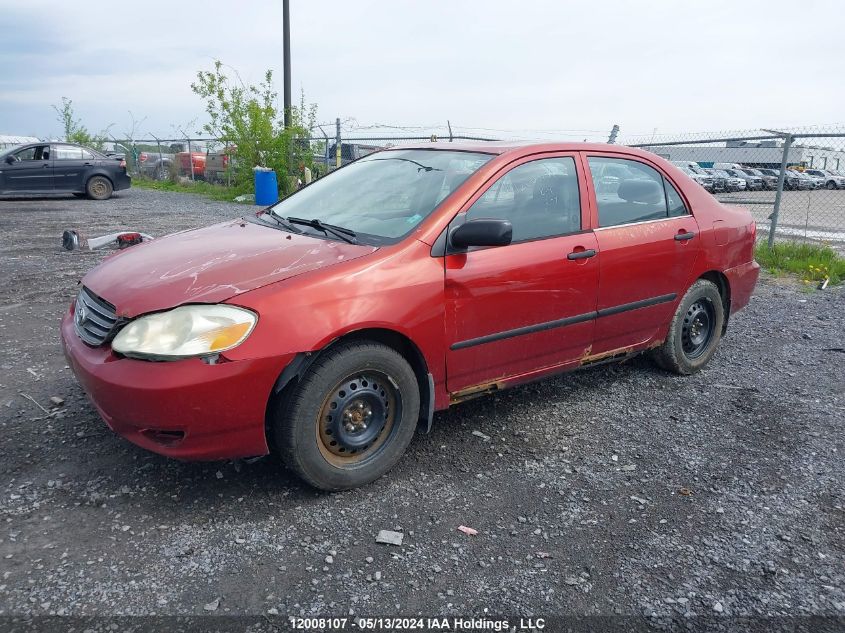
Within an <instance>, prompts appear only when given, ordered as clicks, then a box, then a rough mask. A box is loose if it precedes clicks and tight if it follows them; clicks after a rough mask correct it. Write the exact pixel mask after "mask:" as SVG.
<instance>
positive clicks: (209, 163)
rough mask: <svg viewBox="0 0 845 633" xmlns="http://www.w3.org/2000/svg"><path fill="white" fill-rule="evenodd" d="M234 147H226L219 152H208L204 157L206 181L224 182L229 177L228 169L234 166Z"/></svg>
mask: <svg viewBox="0 0 845 633" xmlns="http://www.w3.org/2000/svg"><path fill="white" fill-rule="evenodd" d="M234 149H235V148H234V147H227V148H225V149H222V150H220V151H219V152H209V153H208V154H206V157H205V179H206V180H207V181H208V182H216V183H220V184H225V183H226V182H227V179H228V178H229V176H230V174H229V170H230V169H231V168H232V167H233V166H234V164H233V162H232V159H233V152H234Z"/></svg>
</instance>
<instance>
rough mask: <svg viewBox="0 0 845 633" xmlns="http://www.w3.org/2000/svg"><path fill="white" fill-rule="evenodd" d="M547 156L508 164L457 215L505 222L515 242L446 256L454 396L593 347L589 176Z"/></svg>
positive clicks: (568, 159)
mask: <svg viewBox="0 0 845 633" xmlns="http://www.w3.org/2000/svg"><path fill="white" fill-rule="evenodd" d="M541 156H542V157H537V156H534V157H527V158H524V159H521V160H520V161H516V162H514V163H512V164H511V165H508V166H506V167H504V168H503V170H502V171H501V172H500V173H499V174H497V176H496V177H494V178H493V179H491V184H489V186H486V188H482V189H481V190H480V191H479V192H478V193H476V194H475V196H473V198H471V199H470V200H469V202H468V203H467V205H466V206H465V212H462V213H461V214H459V215H458V217H457V218H456V219H455V221H453V225H454V224H455V223H458V222H461V221H464V220H469V219H475V218H501V219H506V220H509V221H510V222H511V224H512V225H513V242H512V243H511V244H510V245H508V246H500V247H493V248H474V249H470V250H469V251H468V252H465V253H453V254H447V255H446V257H445V267H446V285H445V288H446V333H447V341H448V343H449V348H448V350H447V357H446V369H447V387H448V389H449V391H450V392H452V393H455V392H458V391H464V390H471V389H473V388H475V387H479V388H481V389H483V385H484V384H485V383H489V382H492V381H495V380H497V379H501V378H504V377H511V376H518V375H521V374H526V373H530V372H532V371H535V370H540V369H544V368H548V367H553V366H556V365H561V364H564V363H566V362H567V361H570V360H574V359H577V358H580V357H581V356H583V355H584V354H586V353H588V348H589V347H590V345H591V344H592V339H593V326H594V317H595V309H596V293H597V290H598V261H597V260H598V259H599V258H598V257H596V254H597V251H598V246H597V243H596V237H595V235H594V234H593V232H592V231H591V230H582V227H584V226H587V227H588V226H589V224H588V222H589V219H588V215H587V213H586V210H587V208H588V205H587V203H586V186H585V180H584V178H585V175H584V174H583V172H582V171H581V170H580V169H576V156H575V155H574V154H566V153H556V154H544V155H541ZM582 209H583V210H584V211H583V212H582Z"/></svg>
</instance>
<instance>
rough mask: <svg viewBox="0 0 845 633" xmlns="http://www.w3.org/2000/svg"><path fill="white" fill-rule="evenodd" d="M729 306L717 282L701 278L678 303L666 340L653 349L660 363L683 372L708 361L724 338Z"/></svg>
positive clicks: (695, 370) (677, 372) (673, 370)
mask: <svg viewBox="0 0 845 633" xmlns="http://www.w3.org/2000/svg"><path fill="white" fill-rule="evenodd" d="M725 306H726V303H725V301H724V300H723V298H722V295H721V294H720V293H719V288H718V287H717V286H716V284H714V283H713V282H712V281H709V280H707V279H699V280H697V281H696V282H695V283H694V284H693V285H692V286H690V288H689V290H687V292H686V294H684V296H683V298H682V299H681V301H680V303H679V304H678V308H677V310H676V311H675V316H674V317H673V318H672V322H671V324H670V325H669V331H668V332H667V334H666V340H665V341H664V342H663V344H662V345H660V347H657V348H655V350H654V352H653V356H654V359H655V361H656V362H657V364H658V365H660V366H661V367H662V368H663V369H666V370H667V371H671V372H674V373H676V374H681V375H689V374H694V373H695V372H697V371H699V370H701V369H702V368H703V367H704V366H705V365H707V363H708V362H709V361H710V359H711V358H712V357H713V354H715V353H716V348H717V347H718V346H719V340H720V339H721V338H722V328H723V326H724V324H725Z"/></svg>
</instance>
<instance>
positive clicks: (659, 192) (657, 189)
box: [587, 152, 701, 354]
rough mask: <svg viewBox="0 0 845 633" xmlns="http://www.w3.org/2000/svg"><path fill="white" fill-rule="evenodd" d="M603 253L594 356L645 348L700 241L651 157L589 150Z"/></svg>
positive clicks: (670, 307) (682, 288)
mask: <svg viewBox="0 0 845 633" xmlns="http://www.w3.org/2000/svg"><path fill="white" fill-rule="evenodd" d="M587 163H588V166H589V170H590V173H591V175H592V182H593V190H594V195H593V198H592V200H591V202H592V205H593V210H594V214H595V215H594V218H593V222H594V226H596V227H597V228H596V230H595V234H596V240H597V242H598V250H599V251H600V252H601V257H600V258H599V259H600V262H599V264H600V267H599V275H600V283H599V292H598V303H597V312H598V318H597V319H596V331H595V344H594V346H593V353H594V354H602V353H607V352H610V351H620V352H621V351H624V350H625V348H628V347H632V346H636V345H639V344H641V343H645V342H646V341H648V340H649V339H651V338H652V337H654V335H655V334H656V333H657V332H658V331H659V330H660V328H661V327H663V326H664V325H665V324H666V323H668V322H669V320H670V319H671V318H672V316H673V314H674V311H675V306H676V305H677V303H678V301H679V300H680V298H681V296H683V294H684V292H686V290H687V288H688V287H689V285H690V283H691V281H692V279H691V275H692V272H693V266H694V264H695V260H696V257H697V256H698V254H699V252H700V248H701V247H700V243H701V238H700V236H699V229H698V225H697V224H696V221H695V218H694V217H693V216H692V215H691V214H690V212H689V206H688V204H687V203H686V202H685V201H684V199H683V197H682V196H681V194H680V193H679V191H678V188H677V187H675V185H674V184H673V183H672V182H671V181H670V180H669V179H668V178H667V177H666V176H665V175H664V174H663V173H662V172H660V171H659V170H658V169H657V167H656V165H654V164H651V163H648V162H647V161H646V160H645V159H639V158H637V159H634V158H631V157H629V156H628V157H624V158H623V157H622V156H621V155H619V154H615V155H614V154H612V153H592V152H590V153H588V154H587Z"/></svg>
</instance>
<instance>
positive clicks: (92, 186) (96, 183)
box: [85, 176, 113, 200]
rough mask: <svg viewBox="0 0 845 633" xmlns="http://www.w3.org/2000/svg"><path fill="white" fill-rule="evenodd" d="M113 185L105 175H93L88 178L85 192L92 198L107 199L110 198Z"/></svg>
mask: <svg viewBox="0 0 845 633" xmlns="http://www.w3.org/2000/svg"><path fill="white" fill-rule="evenodd" d="M112 191H113V187H112V184H111V181H110V180H109V179H108V178H106V177H105V176H93V177H91V178H89V179H88V184H87V185H86V186H85V192H86V193H87V194H88V197H89V198H91V199H92V200H108V199H109V198H111V194H112Z"/></svg>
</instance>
